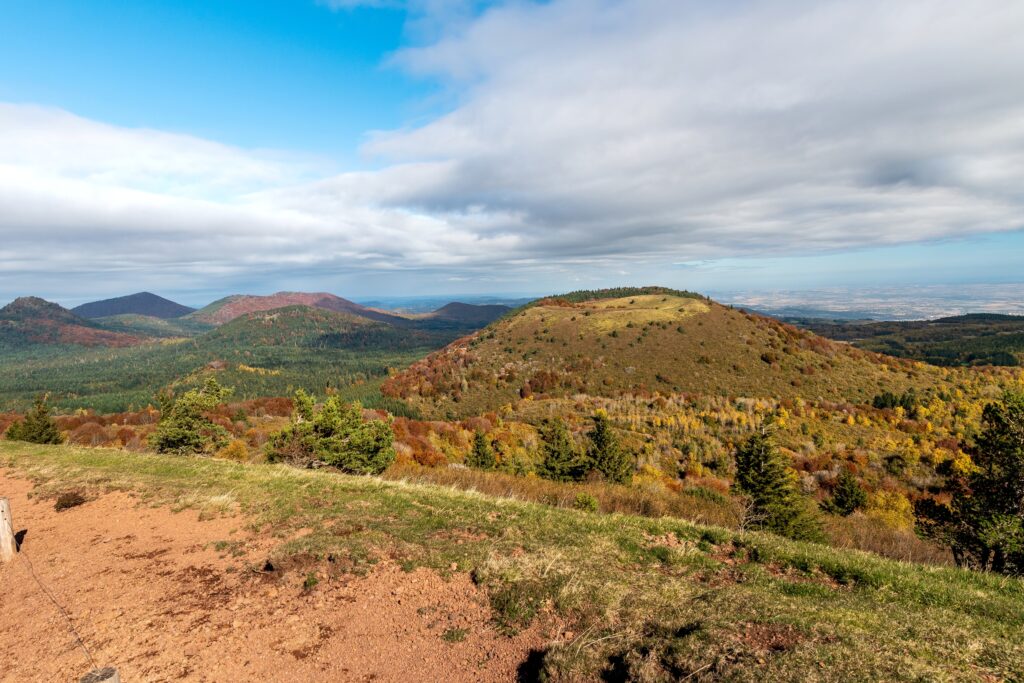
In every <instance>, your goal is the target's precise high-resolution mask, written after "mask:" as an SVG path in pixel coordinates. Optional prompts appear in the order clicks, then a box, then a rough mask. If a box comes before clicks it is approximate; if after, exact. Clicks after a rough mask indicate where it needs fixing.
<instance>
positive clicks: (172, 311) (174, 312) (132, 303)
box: [71, 292, 195, 320]
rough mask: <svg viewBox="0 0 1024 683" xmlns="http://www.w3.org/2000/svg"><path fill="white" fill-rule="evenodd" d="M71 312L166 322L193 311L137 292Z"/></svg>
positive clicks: (82, 314)
mask: <svg viewBox="0 0 1024 683" xmlns="http://www.w3.org/2000/svg"><path fill="white" fill-rule="evenodd" d="M71 310H72V312H74V313H76V314H78V315H80V316H82V317H83V318H107V317H110V316H113V315H125V314H135V315H147V316H150V317H152V318H162V319H165V320H166V319H170V318H180V317H182V316H184V315H188V314H189V313H191V312H193V311H194V310H195V309H194V308H189V307H188V306H182V305H181V304H179V303H176V302H174V301H171V300H170V299H165V298H164V297H162V296H157V295H156V294H153V293H152V292H138V293H136V294H129V295H127V296H119V297H115V298H113V299H103V300H102V301H92V302H89V303H87V304H82V305H81V306H76V307H75V308H73V309H71Z"/></svg>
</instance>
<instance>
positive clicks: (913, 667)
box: [0, 442, 1024, 681]
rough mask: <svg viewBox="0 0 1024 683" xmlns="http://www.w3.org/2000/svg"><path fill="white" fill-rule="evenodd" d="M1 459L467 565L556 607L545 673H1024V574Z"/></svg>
mask: <svg viewBox="0 0 1024 683" xmlns="http://www.w3.org/2000/svg"><path fill="white" fill-rule="evenodd" d="M0 464H2V465H3V466H4V467H8V468H12V469H13V470H14V471H17V472H20V473H22V474H24V475H27V476H30V477H32V478H33V479H34V480H35V481H36V483H37V489H36V495H38V496H44V497H45V496H49V495H56V494H57V493H58V492H60V491H66V490H69V489H81V490H83V491H87V492H88V493H89V495H90V496H94V495H102V494H103V492H104V491H108V490H113V489H116V490H125V491H133V492H136V493H138V494H139V495H140V496H141V497H143V498H144V499H145V500H146V501H147V503H148V504H174V505H177V506H192V507H198V508H200V509H206V508H207V506H209V508H210V510H211V514H223V510H224V503H223V501H224V498H225V497H228V499H229V500H231V501H232V504H233V505H236V506H237V507H238V508H239V509H240V511H241V514H244V515H246V516H248V517H249V518H250V520H251V525H250V526H251V527H252V528H258V529H273V530H274V533H275V535H277V537H278V538H279V539H280V540H279V544H278V545H277V547H276V548H275V549H273V550H272V551H271V554H270V560H271V561H272V562H273V563H274V565H275V566H286V565H288V562H286V560H287V559H289V558H293V559H292V564H291V565H288V566H294V567H295V568H294V570H293V571H296V572H300V574H299V576H306V575H308V574H309V573H310V571H312V570H313V569H314V568H316V567H318V566H320V565H318V564H317V563H322V566H323V567H326V566H327V565H328V559H327V558H328V557H330V558H332V560H333V561H332V562H330V563H329V564H330V567H332V568H333V569H332V570H333V571H336V572H337V571H353V572H362V571H365V569H366V567H368V566H370V565H372V564H375V563H378V562H381V561H388V562H396V563H398V564H400V565H401V566H402V567H405V568H407V569H412V568H415V567H421V566H423V567H430V568H434V569H435V570H437V571H440V572H449V571H466V572H470V573H471V574H472V576H473V578H474V580H475V581H476V582H477V583H478V584H479V585H480V586H481V587H483V588H484V589H486V591H487V592H488V595H489V596H490V599H491V605H492V610H493V618H494V620H495V623H496V624H497V625H498V626H499V627H500V628H503V629H507V630H509V631H515V630H518V629H522V628H524V627H525V626H526V625H528V624H532V623H537V622H539V623H542V624H543V623H547V620H556V621H557V622H558V623H559V627H558V628H554V629H551V638H550V640H549V641H548V642H547V643H546V645H545V646H544V647H543V649H542V650H541V651H539V652H537V653H535V656H533V657H531V663H532V665H533V668H534V671H539V672H541V673H542V675H544V676H546V677H547V678H548V680H553V681H569V680H595V679H599V678H603V679H605V680H623V679H626V680H629V679H639V680H681V679H686V678H687V677H690V678H691V679H693V680H699V679H700V678H701V677H705V678H708V679H711V678H714V679H728V680H738V681H754V680H757V681H804V680H820V681H850V680H893V681H902V680H908V681H909V680H969V679H975V678H983V679H993V680H1015V679H1017V678H1020V677H1021V676H1022V675H1024V643H1022V641H1021V639H1020V637H1019V635H1020V633H1021V630H1022V629H1024V583H1022V581H1021V580H1020V579H1016V578H1011V577H999V576H995V575H992V574H981V573H974V572H967V571H962V570H957V569H945V568H934V567H921V566H916V565H910V564H906V563H898V562H892V561H888V560H883V559H880V558H877V557H874V556H871V555H868V554H864V553H858V552H851V551H839V550H836V549H832V548H827V547H824V546H820V545H815V544H807V543H798V542H792V541H787V540H783V539H780V538H778V537H776V536H772V535H767V534H760V533H737V532H733V531H728V530H725V529H722V528H715V527H702V526H697V525H693V524H689V523H686V522H683V521H680V520H675V519H650V518H643V517H636V516H631V515H594V514H591V513H588V512H581V511H576V510H571V509H565V510H563V509H554V508H551V507H547V506H538V505H536V504H531V503H527V502H519V501H509V500H502V499H495V498H491V497H488V496H484V495H481V494H479V493H464V492H457V491H452V490H450V489H446V488H441V487H437V486H425V485H417V484H409V483H402V482H387V481H381V480H379V479H375V478H369V477H349V476H345V475H341V474H338V473H334V472H328V471H323V470H321V471H309V470H299V469H295V468H289V467H282V466H254V465H245V464H238V463H233V462H229V461H224V460H216V459H210V458H194V457H183V458H167V457H162V456H157V455H149V454H133V453H125V452H124V451H118V450H107V449H81V448H74V447H68V446H39V445H30V444H19V443H16V442H2V443H0ZM479 474H481V475H485V474H487V473H479ZM213 511H220V512H213ZM843 519H849V518H843ZM299 558H304V559H301V561H299ZM453 567H454V568H455V569H454V570H453ZM950 643H955V644H956V647H950Z"/></svg>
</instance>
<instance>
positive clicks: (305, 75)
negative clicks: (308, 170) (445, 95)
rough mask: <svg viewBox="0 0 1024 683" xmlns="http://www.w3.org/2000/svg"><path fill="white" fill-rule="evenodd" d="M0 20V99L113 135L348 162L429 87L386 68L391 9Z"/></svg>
mask: <svg viewBox="0 0 1024 683" xmlns="http://www.w3.org/2000/svg"><path fill="white" fill-rule="evenodd" d="M0 16H2V17H3V25H4V27H5V28H4V40H3V41H0V63H3V64H6V65H8V68H6V69H4V70H3V72H2V73H3V76H2V78H0V98H2V99H3V100H5V101H14V102H33V103H37V104H48V105H52V106H57V107H60V108H62V109H67V110H69V111H71V112H74V113H75V114H77V115H79V116H83V117H86V118H90V119H96V120H99V121H104V122H106V123H112V124H116V125H120V126H128V127H139V126H141V127H148V128H158V129H166V130H172V131H177V132H182V133H189V134H192V135H195V136H198V137H203V138H209V139H214V140H218V141H220V142H225V143H228V144H232V145H239V146H243V147H257V148H260V147H264V148H266V147H269V148H280V149H291V150H301V151H306V152H309V153H313V154H322V155H325V156H329V157H330V158H331V159H332V160H337V161H338V162H339V163H352V162H358V156H357V155H355V154H354V152H355V150H357V149H358V147H359V145H360V144H361V142H362V141H363V138H364V135H365V133H366V132H367V131H369V130H373V129H378V128H396V127H399V126H402V125H403V124H405V123H406V122H407V121H411V120H416V119H417V118H419V117H423V116H425V115H427V113H428V111H429V108H430V93H431V88H430V86H429V84H427V83H424V82H423V81H422V80H421V79H412V78H408V77H406V76H405V74H403V73H402V71H401V70H399V69H394V68H387V67H386V65H385V62H386V59H387V57H388V55H389V54H391V53H392V52H394V51H395V50H397V49H398V48H399V47H400V46H401V45H402V44H403V40H404V31H403V27H404V25H405V17H406V15H405V12H404V11H400V10H396V9H383V10H382V9H372V8H354V9H352V10H347V11H341V12H338V11H332V10H331V9H329V8H328V7H325V6H323V5H318V4H315V3H313V2H302V1H299V2H296V1H294V0H284V1H279V2H268V1H264V2H243V1H240V0H239V1H225V2H222V1H214V2H210V1H208V0H192V1H173V2H172V1H169V2H145V1H143V2H130V3H126V2H117V1H114V0H89V2H75V1H68V0H64V1H59V0H58V1H54V2H42V3H37V2H8V3H5V4H4V8H3V9H2V10H0ZM41 38H45V39H42V40H41Z"/></svg>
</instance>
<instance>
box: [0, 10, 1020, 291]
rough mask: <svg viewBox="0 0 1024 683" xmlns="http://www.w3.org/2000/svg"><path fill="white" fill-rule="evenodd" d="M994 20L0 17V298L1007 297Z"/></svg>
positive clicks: (1004, 105) (546, 14)
mask: <svg viewBox="0 0 1024 683" xmlns="http://www.w3.org/2000/svg"><path fill="white" fill-rule="evenodd" d="M1021 32H1024V7H1022V6H1020V5H1017V4H1014V3H1003V2H998V1H997V0H980V2H979V3H978V4H972V5H971V7H970V8H966V7H964V6H963V4H962V3H954V2H951V1H950V0H907V2H906V3H905V4H901V6H900V9H899V10H898V11H897V10H895V9H894V8H893V6H892V5H891V4H890V3H886V2H883V1H882V0H821V1H820V2H812V1H811V0H783V1H782V2H768V1H767V0H762V1H757V0H745V1H744V2H737V3H728V4H723V5H717V6H715V8H714V11H709V10H708V5H707V4H706V3H704V2H700V1H697V0H680V1H679V2H677V3H664V2H660V1H658V0H547V1H545V2H539V1H538V2H531V1H530V0H515V1H511V0H510V1H508V2H505V1H502V0H494V1H491V2H480V1H479V0H321V1H316V0H288V1H283V0H282V1H280V2H271V1H264V2H252V1H249V2H241V1H219V0H205V1H202V0H193V1H178V2H169V1H168V2H147V1H144V0H138V1H136V2H131V3H124V2H113V1H108V0H90V1H89V2H68V1H64V2H60V1H50V2H19V1H11V2H5V3H2V4H0V238H2V244H0V298H12V297H13V296H17V295H21V294H30V293H31V294H38V295H42V296H47V297H51V298H54V299H56V300H60V301H64V302H67V303H76V302H78V301H80V300H83V299H89V298H93V297H101V296H108V295H117V294H123V293H127V292H130V291H135V290H138V289H150V290H153V291H158V292H161V293H167V294H171V295H174V296H178V297H179V298H182V299H185V300H187V301H188V302H190V303H201V302H202V301H203V300H204V299H206V298H212V297H216V296H219V295H222V294H226V293H231V292H236V291H249V292H255V293H266V292H272V291H277V290H280V289H317V290H330V291H333V292H336V293H338V294H342V295H348V296H353V297H368V296H373V295H401V294H434V293H437V294H442V293H453V294H458V293H481V294H483V293H522V294H534V293H545V292H551V291H562V290H567V289H575V288H579V287H598V286H604V285H615V284H624V283H658V284H666V285H671V286H678V287H687V288H690V289H699V290H704V291H714V292H727V291H734V290H751V289H802V288H806V289H816V288H821V287H853V288H856V287H870V286H878V285H883V286H884V285H892V286H901V285H906V284H956V283H986V282H990V283H1005V282H1020V281H1022V280H1024V276H1022V275H1021V274H1020V268H1019V263H1020V262H1021V261H1022V257H1024V232H1022V228H1024V191H1022V190H1021V185H1020V178H1021V177H1024V129H1021V127H1020V125H1019V122H1020V121H1021V120H1024V47H1022V45H1021V41H1020V40H1019V35H1020V33H1021Z"/></svg>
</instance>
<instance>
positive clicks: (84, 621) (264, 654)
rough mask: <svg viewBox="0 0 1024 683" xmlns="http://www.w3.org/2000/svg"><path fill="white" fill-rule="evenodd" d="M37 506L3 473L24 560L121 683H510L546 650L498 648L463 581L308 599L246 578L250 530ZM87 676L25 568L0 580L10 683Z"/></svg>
mask: <svg viewBox="0 0 1024 683" xmlns="http://www.w3.org/2000/svg"><path fill="white" fill-rule="evenodd" d="M31 490H32V485H31V484H30V483H29V482H26V481H24V480H22V479H18V478H16V477H15V476H13V474H12V473H3V472H0V495H4V496H6V497H8V498H10V499H11V505H12V508H13V514H14V522H15V530H16V531H20V530H23V529H25V530H27V533H26V535H25V537H24V540H23V543H22V547H23V550H24V554H25V555H26V556H27V557H28V558H30V559H31V561H32V563H33V566H34V568H35V572H36V573H37V574H38V576H39V577H40V578H41V579H42V581H43V583H44V584H45V585H46V586H47V587H48V588H49V589H50V590H51V591H52V592H53V593H54V595H55V597H56V598H57V600H58V601H59V602H60V603H61V604H63V605H64V607H66V608H67V610H68V611H69V612H70V614H71V616H72V617H73V619H74V622H75V624H76V626H77V627H78V630H79V632H80V633H81V634H82V636H83V638H84V639H85V642H86V643H87V645H88V646H89V647H90V649H91V650H92V651H93V654H94V656H95V658H96V659H97V660H98V661H99V664H100V665H101V666H102V665H106V664H112V665H115V666H117V668H118V670H119V672H120V674H121V680H122V681H124V682H125V683H136V682H138V681H217V682H218V683H222V682H225V681H371V680H372V681H402V682H403V683H411V682H412V681H421V680H422V681H514V680H516V677H517V669H518V668H519V667H520V665H521V664H522V663H523V662H524V661H526V660H527V658H528V656H529V652H530V650H531V649H533V648H536V647H538V646H540V645H541V643H542V638H541V636H540V635H539V633H538V632H537V631H536V630H535V631H532V632H527V633H523V634H520V635H519V636H516V637H515V638H506V637H503V636H501V635H499V634H498V633H496V632H495V630H494V628H493V627H492V626H491V625H490V623H489V616H490V612H489V607H488V605H487V602H486V598H485V596H484V595H483V594H481V593H480V592H479V591H478V590H477V589H476V587H475V586H474V585H473V584H472V582H471V581H470V580H469V578H468V577H467V576H466V575H464V574H457V575H455V576H454V577H453V578H451V579H449V580H445V579H443V578H441V577H440V576H438V575H437V574H436V573H434V572H431V571H428V570H423V569H421V570H417V571H414V572H411V573H406V572H403V571H401V570H400V569H398V568H397V567H395V566H393V565H381V566H378V567H377V569H375V570H374V571H373V572H372V573H371V574H370V575H368V576H366V577H362V578H358V577H351V576H348V577H342V578H326V577H323V576H322V577H321V581H320V583H319V584H318V585H316V586H315V587H314V588H313V589H312V590H305V589H304V587H303V585H302V583H303V579H304V575H303V574H302V573H301V572H286V573H285V574H284V575H283V576H276V575H268V576H262V575H256V576H254V575H253V574H252V573H251V572H248V573H247V572H242V571H239V569H240V568H241V567H243V566H246V565H251V564H253V563H260V562H262V561H263V559H265V557H266V550H267V548H269V547H271V544H270V543H269V542H268V541H266V540H263V539H258V538H252V537H248V536H247V534H246V533H245V532H243V531H242V529H241V526H242V524H243V523H244V520H243V519H242V518H241V517H234V518H228V519H214V520H207V521H200V519H199V517H198V514H197V513H196V512H194V511H185V512H180V513H175V512H172V511H170V510H168V509H166V508H149V507H145V506H140V505H138V503H137V502H136V501H135V500H134V499H132V498H131V497H130V496H128V495H125V494H119V493H115V494H108V495H105V496H102V497H100V498H99V499H97V500H92V501H89V502H86V503H85V504H83V505H81V506H78V507H74V508H71V509H68V510H64V511H62V512H56V511H55V510H54V504H53V500H38V499H32V498H29V496H28V494H29V492H30V491H31ZM219 541H229V542H233V543H232V544H231V545H227V544H223V543H220V544H218V543H217V542H219ZM218 549H219V550H218ZM446 633H447V637H445V634H446ZM453 641H454V642H453ZM89 668H90V666H89V662H88V660H87V659H86V656H85V654H84V653H83V652H82V650H81V649H80V648H79V647H78V646H77V645H76V644H75V641H74V638H73V637H72V635H71V634H70V632H69V630H68V628H67V625H66V621H65V620H64V618H63V617H61V616H60V614H59V613H58V612H57V610H56V608H55V607H54V606H53V604H52V603H51V602H50V601H49V600H48V599H47V598H46V596H45V595H44V594H43V593H42V592H41V591H40V589H39V587H38V586H37V585H36V584H35V582H34V581H33V580H32V578H31V575H30V574H29V572H28V570H27V568H26V566H25V564H24V562H23V561H22V560H20V559H16V560H15V561H14V562H11V563H8V564H6V565H0V680H2V681H11V682H13V681H18V682H19V683H21V682H22V681H77V680H78V679H79V677H80V676H82V675H83V674H84V673H86V672H87V671H88V670H89Z"/></svg>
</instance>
